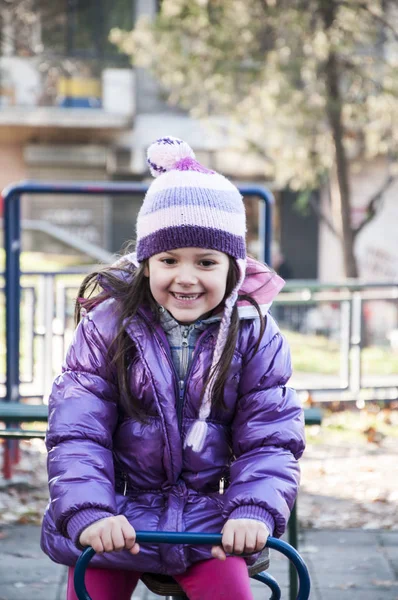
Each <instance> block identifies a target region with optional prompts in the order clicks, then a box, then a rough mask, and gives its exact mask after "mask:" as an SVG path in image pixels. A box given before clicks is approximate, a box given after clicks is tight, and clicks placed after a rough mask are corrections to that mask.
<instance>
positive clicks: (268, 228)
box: [238, 186, 275, 266]
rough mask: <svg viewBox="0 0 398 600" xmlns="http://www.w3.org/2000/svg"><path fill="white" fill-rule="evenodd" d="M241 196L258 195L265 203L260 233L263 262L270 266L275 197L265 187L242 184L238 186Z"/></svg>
mask: <svg viewBox="0 0 398 600" xmlns="http://www.w3.org/2000/svg"><path fill="white" fill-rule="evenodd" d="M238 189H239V191H240V193H241V194H242V196H258V197H259V198H260V199H261V200H262V201H263V202H264V205H265V211H264V222H263V223H262V224H260V227H259V229H260V234H263V235H264V259H263V260H264V262H265V263H267V265H269V266H271V241H272V207H273V205H274V204H275V199H274V196H273V194H272V192H270V190H268V189H267V188H264V187H260V186H248V187H245V186H242V187H239V188H238Z"/></svg>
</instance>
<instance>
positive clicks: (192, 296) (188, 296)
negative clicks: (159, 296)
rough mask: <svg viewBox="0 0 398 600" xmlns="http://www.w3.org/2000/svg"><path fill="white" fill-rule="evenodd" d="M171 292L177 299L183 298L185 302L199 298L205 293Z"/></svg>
mask: <svg viewBox="0 0 398 600" xmlns="http://www.w3.org/2000/svg"><path fill="white" fill-rule="evenodd" d="M170 293H171V295H172V296H173V297H174V298H175V299H176V300H182V301H185V302H189V301H193V300H197V299H198V298H199V297H200V296H202V295H203V294H177V293H176V292H170Z"/></svg>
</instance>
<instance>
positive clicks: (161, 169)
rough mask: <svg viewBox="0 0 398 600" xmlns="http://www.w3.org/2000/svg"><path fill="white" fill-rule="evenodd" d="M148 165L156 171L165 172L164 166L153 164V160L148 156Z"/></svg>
mask: <svg viewBox="0 0 398 600" xmlns="http://www.w3.org/2000/svg"><path fill="white" fill-rule="evenodd" d="M146 161H147V163H148V165H149V166H150V167H151V168H152V169H153V170H154V171H157V172H158V173H167V169H165V168H164V167H159V166H158V165H157V164H155V163H154V162H152V161H151V160H149V158H147V159H146Z"/></svg>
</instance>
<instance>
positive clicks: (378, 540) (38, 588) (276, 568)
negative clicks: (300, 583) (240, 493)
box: [0, 525, 398, 600]
mask: <svg viewBox="0 0 398 600" xmlns="http://www.w3.org/2000/svg"><path fill="white" fill-rule="evenodd" d="M39 536H40V529H39V527H37V526H34V525H13V526H4V527H3V528H0V600H64V599H65V579H66V569H65V568H64V567H61V566H59V565H56V564H54V563H52V562H51V561H50V560H49V559H48V558H47V557H46V556H45V555H44V554H43V553H42V552H41V550H40V547H39ZM300 544H301V546H300V551H301V554H302V556H303V558H304V560H305V561H306V563H307V565H308V568H309V570H310V573H311V577H312V591H311V596H310V597H311V600H398V531H395V532H387V531H364V530H358V529H357V530H346V531H324V530H322V531H319V530H307V531H304V532H303V534H302V537H301V541H300ZM270 573H271V574H272V575H273V576H274V577H275V578H276V579H277V580H278V581H279V583H280V585H281V588H282V598H283V599H284V598H288V597H289V595H288V591H287V590H288V588H287V580H288V578H287V568H286V559H285V558H284V557H278V556H277V555H276V554H275V553H273V554H272V557H271V568H270ZM267 590H268V588H266V586H264V585H263V584H261V583H259V582H253V593H254V598H255V600H260V599H261V600H265V599H266V598H269V597H270V593H269V591H267ZM155 598H157V597H156V596H154V595H153V594H151V593H149V592H148V591H147V590H146V588H144V587H143V586H142V584H141V585H140V586H139V588H138V589H137V590H136V592H135V594H134V596H133V600H155ZM93 600H95V599H93ZM115 600H117V599H115ZM215 600H216V599H215ZM231 600H233V599H231Z"/></svg>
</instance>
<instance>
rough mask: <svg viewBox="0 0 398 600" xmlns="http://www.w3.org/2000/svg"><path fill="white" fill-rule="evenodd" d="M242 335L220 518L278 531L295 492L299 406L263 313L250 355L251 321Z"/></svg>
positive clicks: (286, 355)
mask: <svg viewBox="0 0 398 600" xmlns="http://www.w3.org/2000/svg"><path fill="white" fill-rule="evenodd" d="M248 340H249V342H248V352H247V353H246V354H245V356H246V357H247V358H246V361H245V362H244V366H243V370H242V375H241V378H240V398H239V402H238V408H237V410H236V414H235V418H234V421H233V427H232V442H233V450H234V454H235V457H236V460H235V461H234V463H233V464H232V466H231V483H230V486H229V488H228V489H227V492H226V498H225V505H224V507H225V517H226V518H227V519H238V518H251V519H257V520H260V521H263V522H264V523H265V524H266V525H267V527H268V529H269V531H270V533H271V534H273V535H275V536H281V535H282V534H283V532H284V530H285V528H286V524H287V521H288V518H289V514H290V510H291V509H292V506H293V504H294V500H295V498H296V495H297V491H298V485H299V479H300V472H299V466H298V462H297V461H298V459H299V457H300V456H301V454H302V453H303V451H304V447H305V442H304V418H303V410H302V407H301V404H300V402H299V399H298V397H297V395H296V393H295V391H294V390H292V389H291V388H288V387H286V383H287V381H288V379H289V377H290V375H291V361H290V350H289V347H288V344H287V342H286V340H285V338H284V337H283V335H282V334H281V333H280V331H279V329H278V327H277V325H276V324H275V322H274V320H273V319H272V317H270V316H268V317H267V324H266V328H265V332H264V335H263V338H262V341H261V344H260V348H259V350H258V351H257V352H256V353H255V354H253V348H254V346H255V342H256V336H255V327H254V326H253V329H252V332H251V335H249V337H248Z"/></svg>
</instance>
